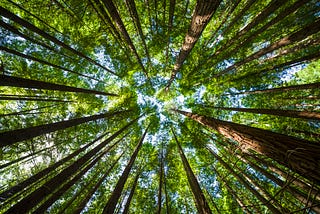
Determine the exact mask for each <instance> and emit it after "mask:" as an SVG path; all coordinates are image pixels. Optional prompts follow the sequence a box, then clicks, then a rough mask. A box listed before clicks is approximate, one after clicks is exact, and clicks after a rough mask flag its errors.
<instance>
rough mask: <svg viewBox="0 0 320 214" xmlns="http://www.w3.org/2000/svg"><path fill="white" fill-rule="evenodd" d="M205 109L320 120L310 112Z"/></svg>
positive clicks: (315, 114) (314, 113)
mask: <svg viewBox="0 0 320 214" xmlns="http://www.w3.org/2000/svg"><path fill="white" fill-rule="evenodd" d="M205 107H208V108H213V109H219V110H228V111H240V112H249V113H256V114H269V115H277V116H283V117H294V118H302V119H311V120H320V113H319V112H311V111H295V110H283V109H257V108H227V107H214V106H205Z"/></svg>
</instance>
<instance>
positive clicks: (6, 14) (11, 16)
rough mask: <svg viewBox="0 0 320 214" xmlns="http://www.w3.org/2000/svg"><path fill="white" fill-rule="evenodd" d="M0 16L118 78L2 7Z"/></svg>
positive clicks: (103, 67)
mask: <svg viewBox="0 0 320 214" xmlns="http://www.w3.org/2000/svg"><path fill="white" fill-rule="evenodd" d="M0 15H1V16H4V17H6V18H8V19H11V20H12V21H14V22H16V23H18V24H20V25H21V26H23V27H25V28H27V29H29V30H30V31H32V32H34V33H36V34H38V35H40V36H42V37H44V38H45V39H48V40H50V41H51V42H53V43H55V44H56V45H58V46H60V47H63V48H65V49H67V50H69V51H70V52H72V53H74V54H76V55H77V56H79V57H81V58H84V59H86V60H87V61H89V62H91V63H92V64H94V65H96V66H99V67H100V68H102V69H104V70H106V71H108V72H109V73H111V74H113V75H116V76H118V75H117V74H116V73H114V72H113V71H111V70H110V69H108V68H106V67H105V66H103V65H101V64H99V63H98V62H96V61H94V60H93V59H91V58H89V57H88V56H86V55H84V54H83V53H81V52H79V51H77V50H75V49H74V48H72V47H70V46H68V45H67V44H65V43H63V42H61V41H60V40H58V39H57V38H55V37H53V36H51V35H49V34H48V33H46V32H44V31H43V30H41V29H40V28H38V27H36V26H34V25H33V24H31V23H29V22H27V21H26V20H24V19H22V18H20V17H18V16H16V15H15V14H13V13H11V12H10V11H9V10H7V9H5V8H4V7H1V6H0Z"/></svg>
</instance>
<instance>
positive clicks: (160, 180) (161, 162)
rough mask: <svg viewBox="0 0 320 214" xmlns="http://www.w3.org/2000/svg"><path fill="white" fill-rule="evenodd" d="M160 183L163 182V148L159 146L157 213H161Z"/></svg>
mask: <svg viewBox="0 0 320 214" xmlns="http://www.w3.org/2000/svg"><path fill="white" fill-rule="evenodd" d="M162 183H163V148H161V153H160V170H159V190H158V210H157V213H158V214H161V209H162Z"/></svg>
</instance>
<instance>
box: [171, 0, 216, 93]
mask: <svg viewBox="0 0 320 214" xmlns="http://www.w3.org/2000/svg"><path fill="white" fill-rule="evenodd" d="M220 2H221V0H199V1H197V5H196V8H195V10H194V12H193V15H192V20H191V24H190V28H189V30H188V32H187V35H186V37H185V39H184V42H183V44H182V48H181V50H180V53H179V55H178V57H177V59H176V63H175V64H174V67H173V71H172V74H171V77H170V80H169V82H168V84H167V86H166V90H167V91H168V90H169V88H170V86H171V84H172V82H173V80H174V79H175V77H176V75H177V73H178V72H179V70H180V68H181V67H182V64H183V63H184V61H185V60H186V58H187V56H188V55H189V54H190V52H191V51H192V49H193V47H194V45H195V44H196V42H197V41H198V39H199V38H200V36H201V34H202V32H203V30H204V29H205V27H206V26H207V24H208V23H209V21H210V19H211V17H212V15H213V13H214V12H215V11H216V9H217V8H218V6H219V4H220Z"/></svg>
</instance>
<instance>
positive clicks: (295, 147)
mask: <svg viewBox="0 0 320 214" xmlns="http://www.w3.org/2000/svg"><path fill="white" fill-rule="evenodd" d="M174 111H175V112H178V113H180V114H183V115H185V116H187V117H189V118H191V119H193V120H195V121H197V122H199V123H201V124H202V125H205V126H207V127H209V128H211V129H213V130H216V131H218V132H219V133H220V134H222V135H223V136H225V137H226V138H229V139H233V140H235V141H237V142H238V143H239V146H240V148H241V149H242V150H243V151H244V152H246V151H247V150H253V151H256V152H257V153H260V154H263V155H265V156H267V157H270V158H272V159H273V160H275V161H277V162H278V163H280V164H282V165H284V166H287V167H289V168H290V169H292V170H293V171H295V172H297V173H299V174H300V175H302V176H303V177H305V178H308V179H310V180H314V181H315V182H320V157H319V153H320V145H319V144H315V143H313V142H310V141H307V140H302V139H298V138H295V137H291V136H287V135H283V134H278V133H275V132H272V131H268V130H263V129H259V128H253V127H250V126H246V125H241V124H237V123H232V122H227V121H222V120H218V119H215V118H211V117H207V116H203V115H198V114H193V113H189V112H185V111H180V110H174Z"/></svg>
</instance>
